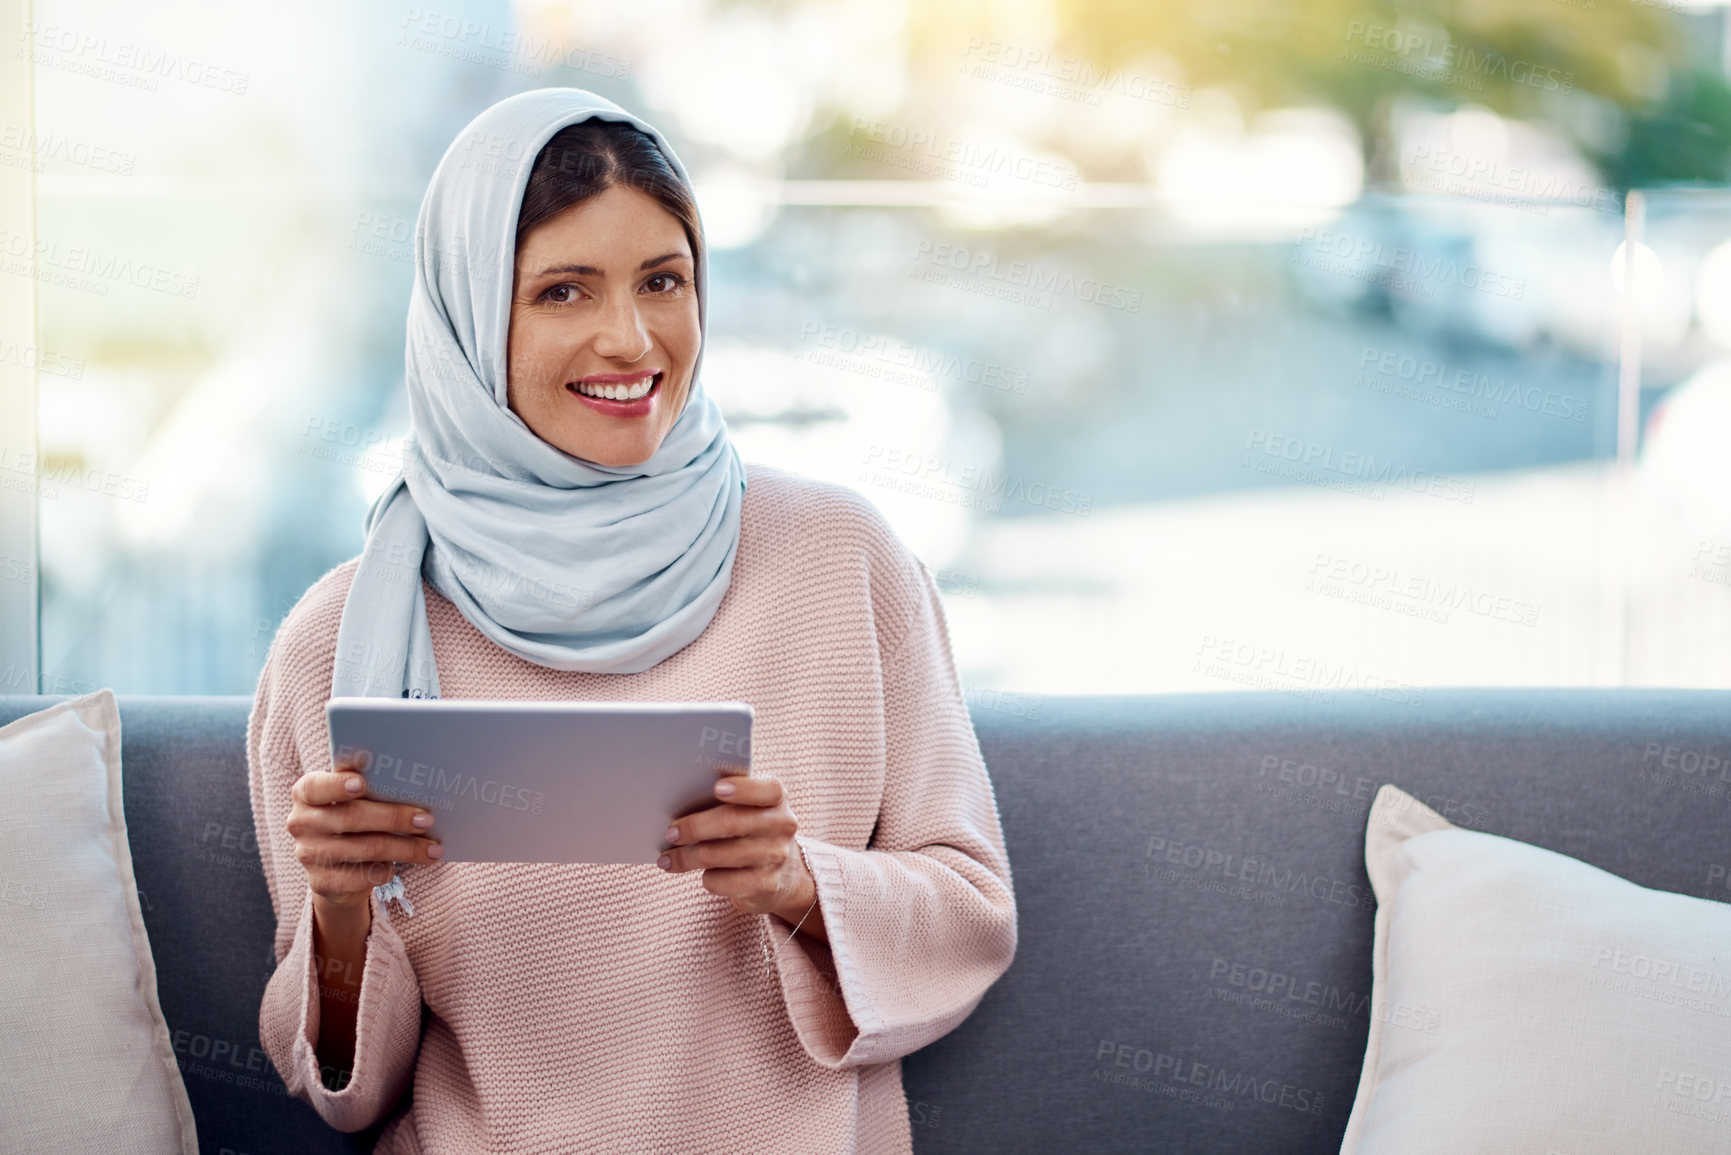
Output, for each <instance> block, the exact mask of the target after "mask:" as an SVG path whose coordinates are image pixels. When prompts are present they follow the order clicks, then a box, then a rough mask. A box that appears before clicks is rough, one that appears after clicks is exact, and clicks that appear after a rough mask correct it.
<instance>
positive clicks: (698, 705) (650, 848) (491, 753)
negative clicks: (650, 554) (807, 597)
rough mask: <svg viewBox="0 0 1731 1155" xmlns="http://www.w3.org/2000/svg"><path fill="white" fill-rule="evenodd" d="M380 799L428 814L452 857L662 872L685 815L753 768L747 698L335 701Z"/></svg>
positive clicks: (340, 733)
mask: <svg viewBox="0 0 1731 1155" xmlns="http://www.w3.org/2000/svg"><path fill="white" fill-rule="evenodd" d="M325 714H326V718H327V719H328V720H329V722H330V731H331V752H332V756H333V758H341V757H343V756H344V755H345V754H347V753H348V752H349V751H351V750H353V751H358V752H360V753H361V755H362V759H363V762H362V765H363V767H364V771H363V772H364V773H365V775H366V778H367V794H366V796H367V797H369V798H377V799H381V800H383V801H387V802H407V803H413V804H415V805H417V806H423V807H425V808H426V809H427V810H429V811H431V812H432V813H433V815H434V816H435V820H434V823H433V830H432V836H433V837H435V838H437V839H439V841H441V842H443V843H444V846H445V855H444V857H443V858H442V859H441V860H440V861H442V862H570V863H578V862H582V863H646V864H652V863H654V862H655V860H656V858H657V857H658V856H659V855H660V853H661V851H662V849H663V848H664V847H665V845H666V844H665V843H664V842H663V841H662V837H661V836H662V834H663V833H664V832H665V831H666V830H667V827H668V824H669V823H670V822H671V821H672V820H673V819H674V818H677V817H680V816H682V815H685V814H689V813H691V812H692V811H694V810H701V809H704V808H706V807H709V806H713V805H715V804H716V801H717V800H716V798H715V795H714V793H713V790H714V785H715V780H716V778H718V777H722V776H725V775H730V774H746V773H749V772H750V768H751V722H752V710H751V707H750V706H749V705H747V704H745V703H743V702H564V701H558V702H549V701H514V700H487V699H474V698H451V699H446V698H401V699H399V698H340V697H339V698H332V699H331V700H330V702H329V703H328V704H327V706H326V707H325Z"/></svg>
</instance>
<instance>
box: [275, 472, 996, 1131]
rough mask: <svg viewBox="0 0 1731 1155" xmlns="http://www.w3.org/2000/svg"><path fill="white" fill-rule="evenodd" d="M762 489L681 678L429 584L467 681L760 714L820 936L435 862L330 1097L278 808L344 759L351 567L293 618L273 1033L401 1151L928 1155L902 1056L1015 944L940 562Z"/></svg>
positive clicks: (862, 515)
mask: <svg viewBox="0 0 1731 1155" xmlns="http://www.w3.org/2000/svg"><path fill="white" fill-rule="evenodd" d="M747 476H748V483H747V486H746V492H745V503H744V510H743V519H742V525H741V530H740V543H739V554H738V558H737V560H736V562H735V565H734V571H733V581H732V585H731V587H730V588H729V590H728V592H727V596H726V597H725V598H724V599H723V601H722V603H721V607H720V609H719V611H718V612H717V614H716V616H715V619H714V620H713V621H712V622H711V623H710V625H709V627H708V629H707V630H706V631H705V632H704V633H703V635H702V636H701V637H699V638H698V639H697V640H696V641H695V642H693V643H692V644H691V645H689V646H687V647H686V648H685V649H683V650H681V651H680V652H679V653H677V654H675V655H673V656H672V657H670V658H668V659H667V660H665V661H663V662H662V663H661V664H660V665H658V666H656V667H654V668H653V669H650V670H647V671H645V672H643V673H641V674H583V673H568V672H561V671H557V670H550V669H546V668H544V667H541V666H537V665H534V664H532V663H530V662H526V661H524V660H522V659H520V658H518V657H516V656H515V655H513V654H511V653H509V652H507V651H505V650H503V649H501V648H499V647H498V646H496V645H494V644H493V643H492V642H490V641H488V640H487V639H486V638H485V637H483V636H482V635H481V634H480V632H479V631H477V630H476V629H475V628H474V627H473V626H471V625H470V624H469V622H468V621H467V620H466V619H464V617H463V616H462V614H461V613H459V612H458V610H457V609H456V608H455V607H454V606H453V605H452V604H451V603H450V602H448V601H446V600H445V599H444V598H442V597H440V596H439V595H438V594H436V593H434V592H433V591H432V589H431V588H430V587H429V588H428V590H427V609H428V613H429V616H430V619H431V624H432V633H433V650H434V656H435V658H436V659H437V661H438V666H439V683H440V688H441V692H442V693H443V694H444V695H445V696H446V697H450V698H568V699H615V700H661V701H666V700H703V699H708V700H738V701H745V702H749V703H751V705H752V706H753V707H754V708H755V713H756V720H755V724H754V727H753V740H752V756H753V771H754V773H761V774H769V775H774V776H776V777H778V778H780V779H781V781H782V783H783V784H784V785H785V787H786V789H787V793H788V796H789V798H790V800H791V805H792V807H793V811H794V814H795V816H796V817H797V818H798V820H799V829H800V835H799V840H800V842H801V845H802V847H803V849H804V850H805V853H806V858H807V860H808V862H809V864H810V866H811V870H812V873H813V874H814V875H815V877H816V880H817V889H818V901H819V902H820V903H821V904H822V910H823V916H824V924H825V926H826V928H827V930H828V933H829V939H830V942H829V945H828V946H825V945H823V944H821V943H818V942H816V941H815V940H812V939H809V938H807V937H806V936H805V935H803V934H801V935H799V936H797V937H795V938H794V939H793V941H792V943H791V945H786V946H784V945H783V944H784V943H786V942H787V939H788V934H789V928H788V927H787V926H786V924H784V923H782V922H781V921H780V920H778V919H774V918H772V917H770V916H768V915H746V914H741V913H738V912H737V911H735V910H734V909H733V907H732V905H731V904H730V903H729V902H728V901H727V900H726V899H724V898H719V897H717V896H715V895H711V894H710V893H709V892H707V891H705V890H704V889H703V887H702V885H701V882H700V872H697V871H693V872H690V873H686V874H678V875H670V874H666V873H664V872H662V871H661V870H659V869H657V868H656V867H654V866H564V865H547V864H504V863H463V862H454V863H438V864H433V865H430V866H426V865H423V866H416V867H413V868H411V869H409V870H407V871H405V872H404V874H403V879H404V883H405V885H406V887H407V890H408V895H409V898H410V900H411V902H412V903H413V905H414V908H415V914H414V915H413V916H412V917H411V916H409V915H406V914H405V913H404V912H403V911H402V910H401V909H400V907H399V904H396V903H392V904H391V906H390V907H389V908H383V907H381V906H380V905H379V903H378V902H377V900H376V899H375V900H374V903H373V929H372V931H371V934H370V935H369V937H368V939H367V958H366V967H365V970H364V973H363V976H362V986H361V995H360V1015H359V1026H358V1032H357V1038H356V1052H355V1062H354V1069H353V1073H352V1075H351V1077H350V1079H349V1081H348V1083H347V1084H346V1085H345V1086H344V1087H343V1088H342V1090H340V1091H335V1092H333V1091H330V1090H328V1089H326V1088H325V1086H324V1085H323V1083H322V1081H321V1079H320V1077H319V1072H318V1059H317V1056H316V1053H315V1041H316V1040H317V1038H318V1031H319V1023H318V1020H319V1004H318V999H317V995H316V989H315V988H316V977H315V974H314V971H313V962H312V921H313V920H312V893H311V891H310V890H309V889H308V887H307V883H306V875H305V872H304V871H303V870H302V868H301V866H300V864H299V863H298V862H296V861H295V858H294V844H293V840H292V839H291V838H290V837H289V835H288V832H287V830H286V828H285V825H284V824H285V822H286V820H287V818H288V813H289V809H290V805H291V799H290V795H289V790H290V787H291V786H292V785H293V783H294V781H295V779H296V778H298V777H299V776H300V775H301V774H302V773H305V772H307V771H310V770H329V769H330V765H331V758H330V744H329V734H328V730H327V728H326V725H325V720H324V704H325V702H326V700H327V699H328V698H329V697H330V686H331V665H332V660H333V656H334V649H335V645H336V636H337V622H338V619H339V618H340V616H341V614H342V608H343V600H344V597H345V595H346V593H347V591H348V588H349V581H350V579H351V577H352V575H353V573H354V567H355V563H354V562H348V563H345V564H344V565H342V566H339V567H338V568H337V569H335V570H333V571H331V572H330V573H328V574H326V575H325V576H324V577H323V578H321V579H320V580H319V581H318V583H317V584H315V585H314V586H313V587H312V589H311V590H309V591H308V592H307V594H306V596H305V597H303V598H302V599H301V601H300V603H299V604H298V605H297V606H296V607H295V608H294V610H293V611H292V612H290V614H289V616H288V618H287V619H286V620H285V621H284V622H283V625H282V628H281V630H280V631H279V632H278V634H277V637H276V641H275V643H274V644H273V645H272V647H271V652H270V656H269V658H268V659H267V660H266V662H265V667H264V672H263V674H262V675H261V677H260V679H259V687H258V695H257V698H256V701H255V703H254V706H253V711H252V717H251V721H250V723H249V726H248V734H247V746H248V750H247V753H248V758H249V765H250V778H251V786H252V805H253V817H254V820H255V822H256V824H257V829H258V844H259V854H260V857H261V858H262V859H263V864H264V876H265V880H266V882H267V883H268V884H269V887H270V892H271V900H272V902H273V903H274V905H275V908H276V915H277V933H276V955H277V960H278V966H277V969H276V972H275V974H274V976H273V977H272V978H271V981H270V984H269V985H268V987H267V988H266V990H265V994H264V1003H263V1006H262V1007H261V1008H260V1011H259V1029H260V1034H261V1038H262V1041H263V1044H264V1048H265V1051H266V1053H268V1054H269V1055H270V1057H271V1061H272V1062H273V1063H274V1064H275V1065H276V1068H277V1070H278V1072H279V1073H281V1075H282V1077H283V1080H284V1081H285V1082H286V1083H287V1085H288V1088H289V1091H290V1093H292V1094H294V1095H296V1096H298V1097H300V1098H302V1099H305V1100H306V1101H308V1102H309V1103H311V1104H312V1106H313V1108H314V1109H315V1110H316V1111H317V1112H318V1113H319V1114H320V1115H321V1116H322V1117H323V1118H324V1119H325V1120H326V1121H327V1122H328V1123H330V1124H331V1125H332V1126H333V1127H336V1128H338V1129H339V1130H343V1131H355V1130H360V1129H362V1128H364V1127H367V1126H369V1125H371V1124H373V1123H375V1122H377V1121H378V1120H381V1119H389V1120H390V1122H389V1124H388V1126H387V1127H386V1129H385V1131H384V1133H383V1136H382V1137H381V1139H380V1142H379V1146H378V1150H379V1151H381V1152H387V1153H389V1152H423V1151H424V1152H452V1153H461V1155H469V1153H472V1152H484V1151H487V1152H491V1151H499V1152H506V1151H509V1152H549V1153H552V1152H560V1153H565V1152H578V1151H581V1152H615V1151H617V1152H631V1153H633V1155H635V1153H639V1152H681V1153H689V1152H712V1151H713V1152H721V1151H726V1152H774V1153H776V1155H784V1153H786V1155H791V1153H795V1152H813V1153H816V1152H826V1153H827V1152H844V1151H858V1152H907V1151H910V1150H911V1141H910V1134H909V1126H908V1115H907V1105H906V1100H905V1099H904V1097H903V1095H902V1088H901V1062H900V1060H901V1057H902V1056H903V1055H906V1054H908V1053H909V1052H911V1051H914V1050H916V1049H918V1048H920V1047H923V1046H925V1045H926V1044H927V1043H930V1042H931V1041H932V1040H934V1039H936V1038H938V1037H940V1036H941V1035H943V1034H945V1033H946V1032H947V1031H949V1030H951V1029H952V1028H954V1027H955V1026H956V1024H958V1023H959V1022H961V1021H962V1019H964V1018H965V1017H967V1015H968V1013H969V1012H970V1011H972V1010H973V1008H974V1007H975V1006H976V1005H977V1004H978V1002H979V1000H980V997H981V996H982V995H983V994H984V993H985V990H986V988H987V987H989V986H991V984H992V983H993V982H994V981H996V980H997V978H998V976H999V975H1001V974H1002V973H1003V972H1004V970H1005V968H1006V967H1008V966H1009V963H1010V957H1011V955H1012V954H1013V953H1014V951H1015V946H1016V911H1015V903H1014V898H1013V895H1012V893H1011V887H1010V868H1009V863H1008V861H1007V859H1006V858H1005V855H1004V845H1003V835H1002V832H1001V830H1000V828H999V824H998V814H997V808H996V804H995V802H994V799H993V796H992V787H991V783H990V781H989V779H988V778H987V776H986V768H985V765H984V763H983V762H982V760H981V758H980V751H979V746H978V744H977V743H976V742H975V739H974V732H973V728H972V726H971V724H970V723H969V719H968V712H967V709H966V707H965V705H964V704H963V701H962V693H961V689H960V685H959V683H958V680H957V677H956V671H955V665H954V662H953V661H952V659H951V657H950V650H949V640H948V636H947V633H946V626H945V621H944V613H943V608H942V606H941V604H940V602H939V600H938V594H937V590H936V587H935V585H934V583H933V581H932V577H931V574H930V573H929V572H928V571H927V569H926V568H925V566H924V565H923V564H921V562H920V561H919V560H918V559H917V558H915V557H914V556H913V555H912V554H911V553H910V552H909V551H908V550H907V548H906V547H905V546H904V545H903V544H902V543H901V541H900V540H899V539H898V538H897V537H896V536H895V533H894V531H893V530H891V529H890V528H889V527H888V525H887V524H886V523H885V522H884V521H883V519H882V517H881V515H879V513H878V512H877V511H876V509H875V508H874V507H873V506H872V505H871V504H870V503H869V502H868V501H866V500H865V499H864V498H862V497H860V496H859V495H858V494H856V493H854V492H852V491H851V490H848V489H846V488H843V487H840V486H834V485H828V484H823V483H819V482H815V481H810V480H807V479H804V478H800V477H796V476H794V475H791V474H787V473H783V472H780V471H778V470H772V469H769V468H766V467H763V466H751V467H749V469H748V474H747ZM772 952H774V953H773V961H772ZM423 1009H424V1010H425V1012H426V1015H425V1019H424V1020H423ZM411 1091H412V1096H411V1095H409V1094H408V1093H409V1092H411ZM411 1098H412V1103H411V1102H410V1101H409V1100H410V1099H411Z"/></svg>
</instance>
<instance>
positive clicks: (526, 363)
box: [506, 185, 703, 465]
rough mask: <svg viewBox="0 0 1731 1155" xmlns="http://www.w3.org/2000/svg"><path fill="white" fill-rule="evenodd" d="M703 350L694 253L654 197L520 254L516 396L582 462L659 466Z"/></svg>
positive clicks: (558, 231) (558, 225)
mask: <svg viewBox="0 0 1731 1155" xmlns="http://www.w3.org/2000/svg"><path fill="white" fill-rule="evenodd" d="M702 342H703V334H702V328H701V325H700V323H699V321H698V316H697V285H696V266H695V263H694V262H693V260H692V253H691V245H690V243H689V242H688V241H687V240H686V238H685V229H684V227H683V226H681V225H680V223H679V219H678V218H677V217H675V216H674V215H673V214H672V213H670V212H668V211H667V210H666V209H664V208H662V207H661V205H660V204H659V203H658V202H657V201H656V200H655V199H654V198H652V197H650V196H649V195H648V194H646V193H643V192H639V191H638V190H636V189H633V188H627V187H626V186H624V185H614V186H613V187H612V188H610V189H608V190H607V191H606V192H603V193H601V194H599V195H597V196H593V197H590V198H589V199H588V200H585V201H582V202H579V203H578V204H576V205H573V206H572V207H571V208H569V209H566V210H565V211H564V212H562V213H560V214H559V215H558V216H556V217H553V218H552V219H550V220H547V221H543V222H542V223H541V224H539V225H537V226H536V227H535V228H533V229H531V230H530V231H529V233H528V235H527V236H525V237H524V238H523V242H522V244H521V245H519V246H518V249H517V266H516V273H515V278H514V288H513V290H512V293H511V335H510V339H509V347H508V350H507V357H508V360H509V368H508V377H507V384H506V395H507V397H508V398H509V401H510V405H511V411H512V412H513V413H515V414H517V416H518V417H521V418H522V419H523V423H524V424H525V425H527V426H528V427H529V428H530V430H532V431H533V432H534V434H535V435H536V436H537V437H539V438H541V440H543V441H545V442H548V443H549V444H551V445H554V446H556V447H558V448H560V449H563V450H564V451H565V452H566V453H569V454H571V455H572V456H573V457H581V458H583V459H584V460H585V461H592V462H594V463H595V464H597V465H637V464H639V463H641V462H644V461H647V460H649V458H650V457H651V456H653V455H654V453H655V451H656V449H658V448H659V447H660V445H661V441H662V438H664V437H666V436H667V431H668V430H669V429H671V428H672V427H673V422H674V419H675V418H677V417H678V416H679V411H680V409H681V408H683V407H684V405H685V398H686V395H687V394H688V393H689V392H690V390H691V376H692V369H693V367H694V366H695V365H696V363H697V352H698V348H699V347H700V346H701V345H702Z"/></svg>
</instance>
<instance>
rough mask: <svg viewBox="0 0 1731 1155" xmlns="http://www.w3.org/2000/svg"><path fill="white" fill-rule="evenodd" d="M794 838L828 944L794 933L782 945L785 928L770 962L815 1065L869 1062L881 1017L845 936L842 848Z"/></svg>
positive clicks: (845, 905) (799, 836)
mask: <svg viewBox="0 0 1731 1155" xmlns="http://www.w3.org/2000/svg"><path fill="white" fill-rule="evenodd" d="M794 841H795V842H797V843H798V844H799V848H800V850H801V852H802V853H803V854H804V855H805V863H806V867H807V868H808V869H809V870H810V871H811V876H812V880H813V881H814V882H815V883H816V884H817V901H818V906H819V908H820V909H821V910H822V911H823V925H824V932H825V934H826V935H827V936H828V938H829V945H828V946H827V947H825V946H824V944H822V943H820V942H817V941H816V940H814V939H810V938H805V937H801V936H800V935H798V934H795V935H794V936H793V940H792V941H791V942H788V943H787V944H786V945H785V946H784V945H782V940H784V939H786V937H787V934H786V932H782V933H781V935H780V938H778V939H777V941H776V943H775V962H776V969H777V971H778V972H779V973H780V976H781V987H782V992H783V995H784V997H785V998H786V1000H787V1014H788V1018H789V1019H790V1020H791V1021H792V1023H793V1029H794V1033H795V1034H796V1035H797V1036H798V1037H799V1041H800V1045H801V1046H803V1047H804V1048H805V1051H806V1053H807V1054H808V1055H810V1056H811V1058H812V1060H813V1061H814V1062H816V1063H817V1064H818V1065H819V1066H822V1067H828V1068H831V1069H837V1068H841V1067H851V1066H856V1065H858V1064H861V1063H870V1062H873V1061H874V1060H873V1059H872V1058H871V1056H870V1053H869V1052H870V1050H871V1043H872V1041H873V1040H875V1039H877V1038H880V1037H881V1036H882V1034H883V1023H882V1020H881V1016H879V1015H878V1014H877V1012H876V1008H875V1004H874V1001H873V999H872V997H871V991H870V990H869V989H868V988H867V986H866V984H865V983H864V981H863V979H862V976H861V975H860V972H859V966H858V963H857V957H858V956H857V955H856V953H855V951H854V949H853V944H852V943H851V942H850V941H849V938H848V919H847V901H848V895H847V884H846V872H845V870H844V869H843V863H842V860H843V857H844V856H845V855H846V854H847V853H848V852H847V851H845V850H843V849H841V848H840V847H837V846H832V845H830V844H829V843H827V842H820V841H819V840H817V839H815V838H807V837H805V836H804V835H795V836H794ZM771 925H772V926H774V925H776V924H774V923H772V924H771ZM772 933H773V932H772Z"/></svg>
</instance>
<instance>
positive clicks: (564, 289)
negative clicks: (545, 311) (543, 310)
mask: <svg viewBox="0 0 1731 1155" xmlns="http://www.w3.org/2000/svg"><path fill="white" fill-rule="evenodd" d="M575 291H576V290H575V288H574V287H573V286H571V285H554V286H553V287H552V288H551V289H548V290H547V291H546V292H545V293H542V294H541V299H542V300H543V301H547V302H549V303H551V304H554V305H568V304H570V303H571V301H572V300H574V299H575V298H574V296H573V294H574V293H575Z"/></svg>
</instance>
